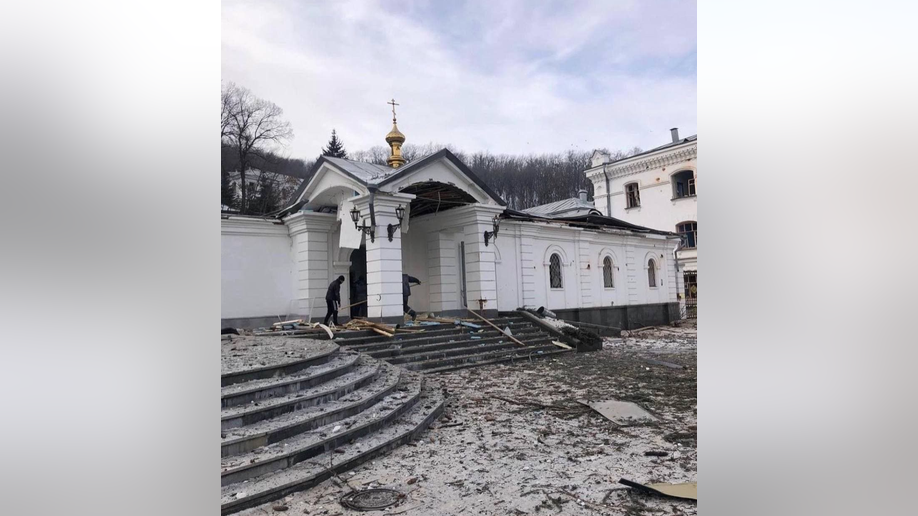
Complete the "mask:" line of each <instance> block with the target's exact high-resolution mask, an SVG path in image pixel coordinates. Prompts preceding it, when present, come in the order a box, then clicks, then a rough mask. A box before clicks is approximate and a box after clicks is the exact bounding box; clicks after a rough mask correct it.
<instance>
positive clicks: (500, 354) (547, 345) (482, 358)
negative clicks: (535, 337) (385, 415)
mask: <svg viewBox="0 0 918 516" xmlns="http://www.w3.org/2000/svg"><path fill="white" fill-rule="evenodd" d="M526 344H528V345H527V346H526V347H521V346H518V345H515V346H514V347H513V348H508V349H500V350H498V351H492V352H486V353H480V352H477V351H476V350H475V349H467V353H466V354H463V355H457V356H451V357H445V358H435V359H432V360H425V361H419V362H407V363H404V364H400V365H401V367H404V368H406V369H409V370H411V371H425V372H427V371H429V370H432V369H438V370H443V371H446V370H451V369H450V368H452V369H464V368H465V367H472V366H476V365H484V364H486V363H496V362H493V360H495V359H497V360H500V361H503V362H511V361H514V360H519V359H531V358H541V356H540V355H544V354H546V353H549V352H553V351H555V350H560V351H564V352H569V351H572V350H568V349H561V348H558V347H556V346H555V345H553V344H552V343H551V338H550V337H548V338H544V339H540V340H539V341H534V342H526Z"/></svg>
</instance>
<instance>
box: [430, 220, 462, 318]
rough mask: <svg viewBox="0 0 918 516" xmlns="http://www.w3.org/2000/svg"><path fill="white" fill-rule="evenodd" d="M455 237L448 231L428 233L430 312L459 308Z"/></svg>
mask: <svg viewBox="0 0 918 516" xmlns="http://www.w3.org/2000/svg"><path fill="white" fill-rule="evenodd" d="M457 246H458V244H457V242H456V239H455V235H454V234H453V233H452V232H449V231H437V232H434V233H430V234H429V235H428V238H427V256H428V259H429V264H428V267H427V276H428V282H429V283H430V285H429V288H430V289H429V291H428V292H429V296H430V300H429V302H430V310H431V311H434V312H442V311H444V310H456V309H458V308H459V302H458V299H459V272H458V271H459V262H458V256H457V254H458V253H457Z"/></svg>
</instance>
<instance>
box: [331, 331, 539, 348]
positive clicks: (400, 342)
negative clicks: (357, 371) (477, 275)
mask: <svg viewBox="0 0 918 516" xmlns="http://www.w3.org/2000/svg"><path fill="white" fill-rule="evenodd" d="M482 330H484V331H480V332H479V331H478V330H471V329H462V330H459V329H453V330H450V331H449V332H446V333H442V334H439V335H435V336H431V335H428V334H426V332H425V333H420V334H417V335H412V336H411V337H409V338H404V337H402V338H398V337H393V338H386V340H384V341H380V342H374V343H371V344H361V345H357V346H347V347H346V348H345V349H350V350H353V351H359V352H361V353H373V352H375V351H382V350H386V349H391V348H392V347H393V346H400V347H402V348H406V349H407V348H411V347H415V346H424V345H427V344H436V343H445V342H449V341H451V340H457V339H470V338H471V337H472V336H476V337H481V338H489V337H498V336H503V335H504V333H503V332H500V331H497V330H495V329H493V328H482ZM510 330H511V331H512V332H513V334H514V336H515V335H516V334H517V333H529V332H532V331H538V330H539V329H538V328H536V327H534V326H532V325H525V326H523V325H520V326H515V327H511V328H510ZM344 345H346V344H344V343H342V346H344Z"/></svg>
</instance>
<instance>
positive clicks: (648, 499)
mask: <svg viewBox="0 0 918 516" xmlns="http://www.w3.org/2000/svg"><path fill="white" fill-rule="evenodd" d="M418 315H419V317H418V324H419V325H421V324H423V323H422V321H421V316H422V314H418ZM454 321H455V319H449V320H448V321H446V322H442V324H455V323H454ZM429 322H435V321H429ZM436 322H440V321H436ZM419 327H421V328H423V327H424V326H419ZM673 329H675V330H678V331H680V333H673V332H672V331H655V330H647V331H644V332H641V333H640V337H628V338H623V339H617V338H606V339H604V346H603V349H602V350H600V351H597V352H594V353H569V354H564V355H561V356H559V357H558V358H543V359H539V360H535V361H532V362H529V361H526V360H521V361H519V362H517V363H512V364H497V365H491V366H483V367H477V368H470V369H463V370H458V371H452V372H448V373H442V374H438V375H436V379H437V380H438V381H439V382H441V383H442V386H443V388H444V390H446V391H447V392H448V396H449V398H448V399H449V401H448V404H447V407H446V410H445V412H444V414H443V415H442V416H441V417H440V419H439V420H438V421H437V422H435V423H434V424H433V425H432V426H431V428H430V429H429V430H427V431H426V432H424V433H423V434H421V435H420V436H419V437H418V438H417V439H416V440H414V441H413V442H411V443H410V444H409V445H407V446H401V447H398V448H396V449H394V450H392V451H391V452H389V453H388V454H387V455H385V456H383V457H380V458H377V459H375V460H373V461H371V462H368V463H365V464H363V465H361V466H358V467H357V468H355V469H353V470H351V471H349V472H347V474H346V475H343V476H344V478H347V479H348V482H349V483H350V484H351V485H352V486H354V487H356V488H358V489H359V490H368V489H376V488H389V489H395V490H398V491H402V490H405V489H406V488H407V489H409V490H406V491H402V493H401V494H403V495H404V498H403V499H402V500H401V501H400V502H399V503H398V504H397V506H390V507H389V510H388V511H386V514H401V515H403V516H427V515H430V514H438V515H446V516H450V515H460V514H462V515H465V514H484V515H494V516H497V515H505V514H514V515H521V514H529V515H536V516H537V515H551V514H565V515H572V516H588V515H589V516H595V515H598V514H623V515H628V516H651V515H653V516H676V515H678V516H691V515H696V514H697V504H696V503H687V502H678V501H676V500H674V499H672V498H667V497H664V496H658V495H656V494H655V495H652V496H648V495H647V494H646V493H645V492H643V491H638V489H637V488H631V489H629V488H628V487H625V486H624V485H617V484H616V482H617V481H618V479H621V478H626V479H640V480H646V481H648V482H650V481H655V482H659V481H664V480H665V481H666V482H672V483H674V484H678V483H692V482H695V481H696V479H697V452H696V443H697V435H696V434H697V429H696V425H697V393H696V387H697V367H696V351H697V343H696V336H695V331H694V328H692V327H690V326H686V327H680V328H673ZM316 344H318V343H316ZM329 344H330V343H329ZM226 346H227V347H229V345H226ZM648 358H653V359H659V360H664V361H666V362H669V363H673V364H681V365H683V366H685V368H683V369H674V368H669V367H665V366H657V365H654V364H652V363H649V362H648V361H647V359H648ZM648 366H650V369H649V370H648ZM576 400H591V402H592V401H593V400H616V401H621V402H631V403H636V404H638V405H639V406H641V407H643V408H644V409H646V410H647V411H648V412H650V413H652V414H653V415H654V416H655V418H656V419H655V420H653V421H645V422H642V423H640V424H630V425H627V426H624V425H620V424H618V423H615V422H613V421H610V420H609V419H606V418H605V417H603V416H602V415H601V414H600V413H598V412H597V411H595V410H594V409H593V408H591V407H589V406H587V405H583V404H581V403H578V402H577V401H576ZM646 452H650V453H649V454H645V453H646ZM660 452H665V453H667V455H666V456H661V455H660V454H659V453H660ZM412 478H417V479H418V480H417V481H416V482H414V483H413V484H408V483H407V481H408V480H409V479H412ZM644 485H646V484H644ZM348 492H350V488H348V487H347V486H346V485H344V484H343V483H342V484H341V485H336V484H335V483H334V482H332V481H331V480H329V481H326V482H323V483H321V484H319V485H318V486H316V487H314V488H312V489H309V490H308V491H303V492H299V493H293V494H291V495H290V496H289V497H288V498H287V499H285V500H284V504H285V505H288V506H289V507H290V511H291V512H290V513H292V514H300V513H304V511H305V510H308V511H309V513H308V514H323V511H326V512H325V514H327V516H331V515H332V514H335V513H336V511H341V512H343V513H344V514H356V513H351V512H348V511H347V510H346V509H344V508H343V507H341V506H340V505H339V504H338V501H339V499H340V498H341V496H343V495H345V494H347V493H348ZM263 507H264V509H265V510H264V511H263V510H262V509H261V508H260V507H256V508H252V509H247V510H245V511H242V512H240V513H238V514H239V515H240V516H256V515H259V516H262V515H263V514H264V513H265V512H266V511H267V512H270V511H271V506H270V505H266V506H263ZM304 514H305V513H304ZM380 514H383V513H382V512H380Z"/></svg>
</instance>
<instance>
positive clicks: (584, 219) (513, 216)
mask: <svg viewBox="0 0 918 516" xmlns="http://www.w3.org/2000/svg"><path fill="white" fill-rule="evenodd" d="M503 217H504V218H506V219H509V220H521V221H531V222H565V223H567V224H569V225H571V226H574V227H582V228H586V229H601V228H614V229H623V230H626V231H634V232H636V233H651V234H654V235H664V236H672V237H678V236H679V235H677V234H676V233H672V232H670V231H660V230H659V229H651V228H646V227H644V226H638V225H637V224H631V223H630V222H625V221H624V220H620V219H616V218H614V217H606V216H605V215H597V214H588V215H575V216H572V217H566V216H560V217H545V216H540V215H533V214H531V213H527V212H525V211H517V210H511V209H509V208H508V209H507V210H504V215H503Z"/></svg>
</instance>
